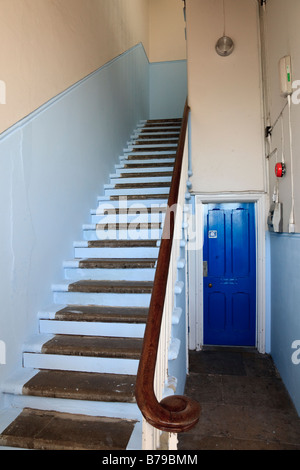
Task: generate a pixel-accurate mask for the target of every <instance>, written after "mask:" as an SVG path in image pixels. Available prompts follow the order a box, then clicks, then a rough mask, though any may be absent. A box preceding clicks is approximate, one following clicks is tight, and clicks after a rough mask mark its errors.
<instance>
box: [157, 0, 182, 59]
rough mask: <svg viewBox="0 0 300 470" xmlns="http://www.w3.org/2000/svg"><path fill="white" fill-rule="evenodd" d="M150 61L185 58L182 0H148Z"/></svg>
mask: <svg viewBox="0 0 300 470" xmlns="http://www.w3.org/2000/svg"><path fill="white" fill-rule="evenodd" d="M149 29H150V46H149V60H150V62H162V61H171V60H182V59H186V40H185V22H184V16H183V1H182V0H150V28H149Z"/></svg>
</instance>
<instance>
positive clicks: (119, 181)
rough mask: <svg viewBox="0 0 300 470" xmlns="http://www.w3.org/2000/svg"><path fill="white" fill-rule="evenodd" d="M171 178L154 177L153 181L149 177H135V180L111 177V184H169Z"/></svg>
mask: <svg viewBox="0 0 300 470" xmlns="http://www.w3.org/2000/svg"><path fill="white" fill-rule="evenodd" d="M171 180H172V177H171V176H152V177H151V179H150V178H149V177H144V178H143V177H134V178H126V177H122V178H119V177H117V176H116V177H114V176H111V178H110V181H111V184H130V183H132V184H135V183H149V182H151V183H157V184H158V183H169V182H171Z"/></svg>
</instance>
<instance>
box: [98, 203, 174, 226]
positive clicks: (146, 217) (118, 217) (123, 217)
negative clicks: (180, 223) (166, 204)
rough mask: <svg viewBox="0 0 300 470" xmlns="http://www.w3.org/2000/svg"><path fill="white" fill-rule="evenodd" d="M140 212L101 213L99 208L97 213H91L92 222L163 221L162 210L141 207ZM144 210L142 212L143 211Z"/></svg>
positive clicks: (155, 222) (154, 222)
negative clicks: (155, 210)
mask: <svg viewBox="0 0 300 470" xmlns="http://www.w3.org/2000/svg"><path fill="white" fill-rule="evenodd" d="M140 210H141V212H142V213H140V214H137V213H133V210H132V213H131V214H130V213H129V214H117V213H116V212H115V213H113V214H106V215H103V214H101V212H103V210H101V211H100V210H99V211H98V213H95V214H92V215H91V221H92V224H98V223H101V224H135V225H136V224H157V223H163V221H164V220H165V215H166V214H165V211H164V212H154V211H152V212H148V211H147V209H146V208H145V207H144V208H143V207H141V209H140ZM143 212H144V213H143Z"/></svg>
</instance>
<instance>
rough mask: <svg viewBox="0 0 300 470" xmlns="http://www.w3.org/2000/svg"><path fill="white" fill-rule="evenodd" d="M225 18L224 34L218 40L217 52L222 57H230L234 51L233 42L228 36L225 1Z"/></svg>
mask: <svg viewBox="0 0 300 470" xmlns="http://www.w3.org/2000/svg"><path fill="white" fill-rule="evenodd" d="M223 18H224V33H223V36H222V37H221V38H220V39H218V41H217V44H216V51H217V54H219V55H220V56H221V57H227V56H229V55H230V54H231V53H232V52H233V49H234V43H233V40H232V39H231V38H230V37H229V36H226V14H225V0H223Z"/></svg>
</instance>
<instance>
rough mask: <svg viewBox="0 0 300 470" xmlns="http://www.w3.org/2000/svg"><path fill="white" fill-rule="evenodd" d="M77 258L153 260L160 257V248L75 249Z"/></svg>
mask: <svg viewBox="0 0 300 470" xmlns="http://www.w3.org/2000/svg"><path fill="white" fill-rule="evenodd" d="M74 251H75V258H110V257H111V258H152V259H156V258H157V257H158V251H159V249H158V248H145V247H142V248H140V247H138V248H83V247H78V248H75V250H74Z"/></svg>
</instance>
